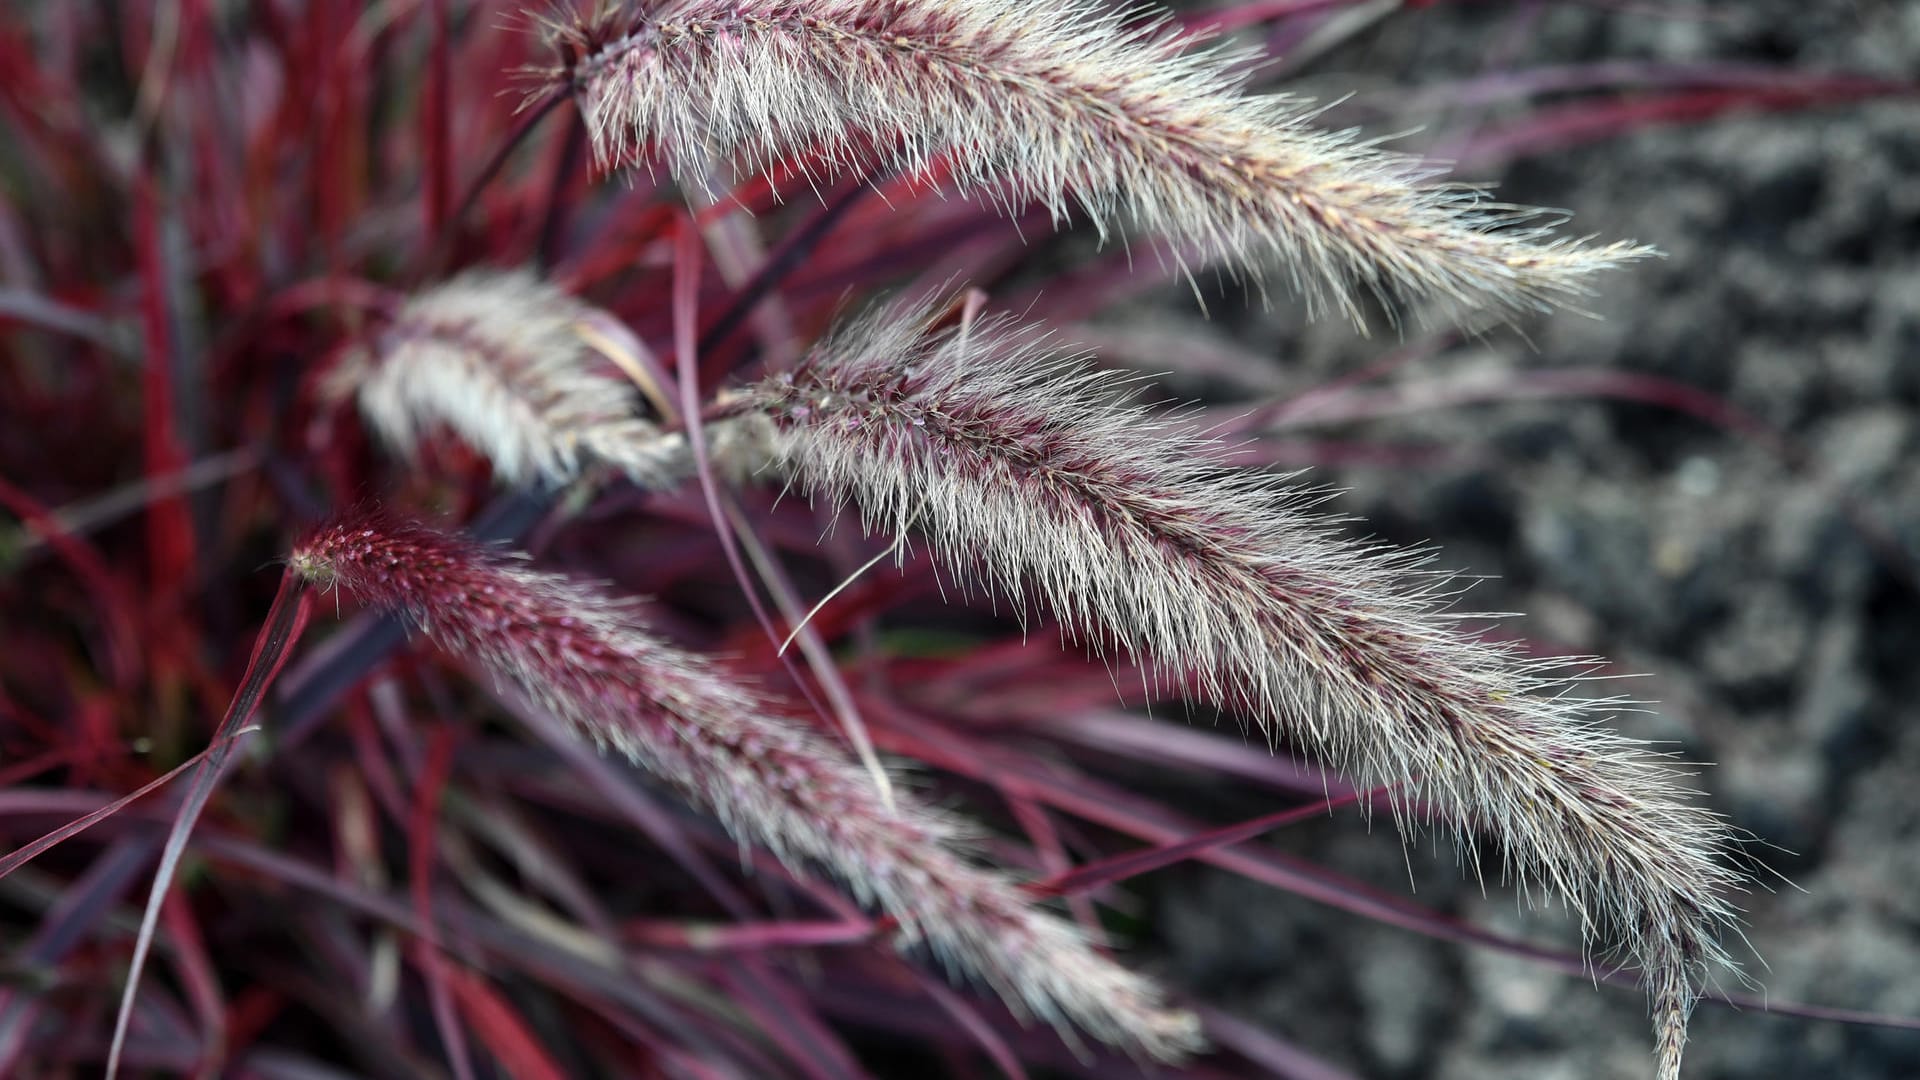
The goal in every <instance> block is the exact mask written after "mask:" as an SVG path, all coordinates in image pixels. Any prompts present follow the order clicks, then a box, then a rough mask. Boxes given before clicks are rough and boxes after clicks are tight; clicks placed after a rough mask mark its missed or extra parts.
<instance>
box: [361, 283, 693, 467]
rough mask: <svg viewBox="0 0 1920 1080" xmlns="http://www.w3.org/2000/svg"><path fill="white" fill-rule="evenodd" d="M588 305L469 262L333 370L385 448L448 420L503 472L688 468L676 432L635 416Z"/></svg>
mask: <svg viewBox="0 0 1920 1080" xmlns="http://www.w3.org/2000/svg"><path fill="white" fill-rule="evenodd" d="M593 314H594V309H593V308H590V307H589V306H588V305H586V304H584V303H582V302H580V301H579V300H576V299H574V298H573V297H572V296H570V295H568V294H567V293H566V292H565V291H564V290H562V289H560V288H558V287H556V286H554V285H551V284H548V283H546V282H543V281H541V280H539V279H538V278H536V277H534V276H533V275H532V274H529V273H525V272H519V271H476V272H470V273H467V274H463V275H461V276H460V277H457V278H455V279H453V280H451V281H448V282H446V283H444V284H441V285H438V286H436V287H434V288H432V289H429V290H427V291H425V292H422V293H420V294H419V295H417V296H415V297H414V298H413V299H411V300H409V301H408V302H407V304H406V305H405V306H404V307H403V308H402V309H401V310H400V313H399V315H398V317H396V318H395V319H394V320H393V322H392V323H391V324H389V325H387V326H386V327H384V328H382V329H381V330H380V331H379V332H378V334H376V335H375V339H374V341H373V342H372V343H371V345H370V346H369V347H367V348H362V349H357V350H355V351H354V352H352V353H349V354H348V355H347V356H346V357H345V358H344V359H343V361H342V363H341V365H340V367H338V368H337V369H335V371H334V373H333V375H332V376H331V377H330V379H329V388H330V390H331V391H332V392H333V393H334V394H335V395H337V396H341V397H344V396H346V395H347V394H352V395H354V397H355V398H356V399H357V400H358V401H359V404H360V411H361V414H362V415H363V416H365V417H366V420H367V423H368V426H370V427H371V428H372V429H373V430H374V431H375V433H376V434H378V435H379V437H380V438H381V439H382V441H384V442H385V443H387V445H388V446H389V447H391V448H392V449H394V450H395V451H396V452H398V453H402V454H407V455H411V454H413V453H414V451H415V448H416V447H417V445H418V443H419V441H420V439H421V438H422V437H423V436H424V435H426V434H427V433H428V432H430V431H431V430H433V429H435V428H437V427H441V426H444V427H446V428H448V429H450V430H452V431H453V432H454V433H455V434H457V435H459V436H460V438H461V439H463V440H465V441H466V442H467V444H468V445H470V446H472V447H473V448H474V449H476V450H478V451H479V452H480V453H482V454H484V455H485V456H486V457H487V458H488V459H489V460H490V461H492V463H493V470H494V473H495V475H497V476H498V477H499V478H500V479H501V480H502V481H504V482H506V483H509V484H515V485H522V484H527V483H531V482H534V481H545V482H546V483H549V484H562V483H565V482H567V481H569V480H572V479H574V478H575V477H576V476H578V475H579V473H580V470H581V468H582V467H583V466H584V465H585V464H587V463H588V462H592V461H600V462H605V463H606V464H608V465H611V466H613V467H614V468H616V469H618V470H620V471H621V472H623V473H625V474H626V475H627V476H628V477H629V478H630V479H631V480H632V481H633V482H634V483H636V484H639V485H640V486H642V487H648V488H657V487H665V486H669V485H670V484H672V483H673V482H674V481H676V480H678V479H679V478H680V477H681V476H682V475H684V472H685V466H686V448H685V444H684V441H683V440H682V439H681V438H680V437H679V436H663V435H662V434H661V433H660V430H659V429H658V428H656V427H655V426H654V425H653V424H651V423H649V422H648V421H646V420H644V419H641V417H640V412H641V406H640V399H639V395H638V394H637V393H636V392H635V390H634V387H633V384H632V383H631V382H629V381H628V380H626V379H624V378H622V377H620V376H619V375H617V374H615V373H612V372H609V371H608V370H606V366H605V365H604V364H601V363H597V362H596V359H595V357H594V356H593V354H592V352H591V350H590V349H589V348H588V345H587V343H586V340H585V339H584V338H582V336H581V335H580V333H579V332H578V329H577V328H578V327H579V326H580V324H581V323H582V322H583V321H584V320H586V319H588V318H589V317H590V316H592V315H593Z"/></svg>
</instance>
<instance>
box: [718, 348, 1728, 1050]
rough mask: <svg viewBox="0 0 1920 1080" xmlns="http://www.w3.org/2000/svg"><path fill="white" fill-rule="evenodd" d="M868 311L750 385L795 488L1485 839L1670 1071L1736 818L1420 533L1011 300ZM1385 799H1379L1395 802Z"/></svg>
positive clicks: (764, 428)
mask: <svg viewBox="0 0 1920 1080" xmlns="http://www.w3.org/2000/svg"><path fill="white" fill-rule="evenodd" d="M930 323H931V319H930V315H929V312H928V311H926V310H919V311H913V310H905V311H902V310H895V311H884V312H881V313H880V314H879V315H878V316H877V317H873V318H870V319H868V320H867V321H866V322H865V323H864V324H863V325H861V326H859V327H858V328H856V329H854V330H853V331H851V332H849V333H846V334H844V335H842V336H841V337H840V338H838V339H837V340H834V341H831V342H828V343H827V344H825V345H823V346H822V347H820V348H818V349H816V350H815V351H814V352H813V353H812V354H810V355H809V356H808V357H807V358H806V359H805V360H804V361H803V362H802V364H801V366H800V368H799V369H798V370H797V371H795V372H794V373H792V374H791V375H786V376H779V377H774V378H769V379H767V380H765V381H763V382H762V383H760V384H758V385H757V386H756V387H754V388H753V389H752V390H751V391H749V392H748V394H747V400H746V403H745V404H744V405H743V406H742V408H743V409H750V411H749V412H747V413H746V414H745V415H742V416H741V417H739V418H737V419H735V420H732V421H730V422H732V423H736V424H741V425H746V426H752V427H756V428H758V429H760V430H761V432H762V435H761V437H762V438H764V439H765V440H767V441H768V442H769V444H770V445H771V446H772V448H773V451H774V454H775V456H776V459H777V461H778V463H779V466H780V468H781V469H782V470H783V471H784V472H785V474H786V475H788V476H789V477H790V478H791V479H792V481H793V482H794V483H795V484H796V485H797V486H799V487H800V488H802V489H804V490H806V491H808V492H811V493H816V494H818V495H820V496H823V497H825V498H828V499H831V500H833V501H834V502H836V503H850V504H852V505H854V506H857V507H859V508H860V510H861V511H862V512H863V514H864V515H865V518H866V521H867V522H868V524H869V525H870V526H872V527H878V528H881V529H884V530H887V531H890V532H893V533H896V534H897V533H902V532H905V531H908V530H917V531H918V532H919V533H920V534H922V535H924V537H925V538H926V540H927V542H928V544H929V546H930V547H931V548H932V549H933V550H934V551H935V552H936V553H938V554H940V555H942V556H943V557H944V558H945V560H946V561H947V562H948V563H949V565H950V566H951V567H952V568H953V569H954V570H955V571H957V572H959V573H961V574H965V575H974V576H977V577H978V578H980V579H983V580H984V581H985V582H986V583H987V584H988V585H989V586H990V587H992V588H993V590H994V591H996V592H997V593H999V594H1001V595H1007V596H1013V597H1019V598H1023V599H1024V598H1027V597H1029V596H1031V597H1035V598H1037V599H1038V600H1039V601H1040V602H1042V603H1043V604H1045V605H1046V606H1048V607H1049V608H1051V609H1052V610H1053V611H1054V612H1055V613H1057V614H1058V616H1059V617H1060V619H1061V621H1062V622H1063V623H1064V625H1065V626H1066V628H1067V629H1068V630H1069V631H1071V632H1072V633H1074V634H1077V635H1079V636H1081V637H1082V638H1084V639H1085V640H1087V641H1089V642H1091V643H1093V644H1094V645H1096V646H1100V645H1106V644H1112V645H1118V646H1121V647H1124V648H1125V649H1127V650H1130V651H1131V652H1133V653H1135V654H1137V655H1140V656H1142V657H1145V658H1148V659H1150V660H1152V661H1156V662H1158V663H1159V664H1160V665H1162V666H1163V667H1165V668H1166V669H1169V670H1171V671H1175V672H1180V673H1183V674H1190V675H1191V676H1193V677H1194V678H1195V680H1196V681H1197V683H1198V685H1199V686H1201V687H1202V688H1203V691H1204V692H1205V694H1206V695H1207V696H1208V697H1210V698H1212V699H1213V700H1214V701H1216V702H1218V703H1220V704H1222V705H1223V706H1225V707H1227V708H1228V709H1230V710H1233V711H1237V712H1239V713H1241V714H1242V715H1245V716H1249V717H1252V718H1254V719H1255V720H1257V721H1258V722H1259V723H1260V724H1262V725H1263V726H1265V727H1267V728H1268V729H1269V730H1271V731H1274V732H1278V733H1284V734H1285V735H1287V736H1288V737H1290V738H1291V739H1292V740H1294V741H1295V742H1296V743H1298V744H1299V745H1301V746H1304V747H1310V748H1312V749H1314V750H1316V751H1318V752H1319V753H1320V754H1322V755H1323V756H1324V757H1325V758H1326V759H1327V760H1328V761H1329V762H1330V763H1332V764H1333V765H1335V766H1336V767H1339V768H1341V769H1342V770H1344V771H1346V772H1348V773H1349V774H1351V775H1354V776H1356V777H1358V778H1359V781H1360V783H1361V784H1362V785H1364V786H1372V785H1376V784H1382V783H1401V782H1404V783H1405V784H1406V788H1405V791H1406V794H1407V796H1408V797H1417V798H1419V799H1420V800H1422V801H1423V802H1427V803H1430V804H1437V805H1440V806H1444V807H1448V808H1451V809H1452V810H1453V811H1454V816H1455V820H1456V824H1457V825H1458V826H1459V827H1460V828H1461V829H1462V830H1463V831H1462V833H1461V841H1462V842H1463V843H1464V844H1466V845H1468V846H1469V847H1470V846H1471V844H1472V842H1473V840H1472V835H1471V833H1468V832H1466V831H1465V829H1467V828H1468V827H1478V828H1480V829H1484V830H1486V831H1488V832H1491V833H1492V834H1493V835H1494V836H1496V837H1497V838H1498V839H1499V840H1500V841H1501V845H1500V846H1501V850H1502V851H1503V853H1504V855H1505V858H1506V860H1507V868H1508V870H1509V872H1510V874H1511V875H1512V876H1513V877H1514V878H1516V879H1517V880H1518V882H1519V885H1520V887H1521V888H1522V890H1523V891H1525V890H1527V889H1528V888H1529V886H1530V884H1534V883H1537V884H1540V885H1543V886H1545V887H1547V888H1548V889H1549V890H1550V891H1551V892H1552V893H1554V894H1557V895H1558V896H1559V897H1561V898H1563V899H1564V901H1565V902H1566V903H1568V904H1569V905H1570V906H1571V907H1572V908H1573V909H1574V910H1575V912H1576V913H1577V914H1578V915H1579V917H1580V919H1581V923H1582V927H1583V930H1584V932H1585V934H1586V935H1587V937H1588V939H1589V940H1590V941H1591V942H1595V943H1599V944H1604V945H1608V946H1614V947H1617V948H1618V949H1620V950H1621V951H1623V952H1624V953H1625V954H1626V955H1627V956H1628V957H1629V958H1631V959H1632V960H1634V961H1636V962H1637V963H1638V965H1639V967H1640V968H1641V970H1642V971H1643V973H1644V975H1645V977H1646V979H1647V980H1648V983H1649V988H1650V991H1651V993H1652V994H1653V997H1654V1003H1655V1008H1656V1025H1657V1036H1658V1042H1659V1054H1660V1059H1661V1071H1662V1075H1663V1076H1667V1077H1670V1076H1673V1075H1675V1074H1677V1071H1678V1068H1679V1060H1680V1053H1681V1048H1682V1046H1683V1044H1684V1041H1685V1032H1686V1021H1687V1016H1688V1012H1689V1010H1690V1008H1691V1006H1692V1003H1693V1000H1694V997H1695V994H1696V990H1695V987H1696V986H1697V984H1698V982H1699V980H1700V979H1701V978H1702V977H1703V975H1704V972H1705V970H1706V969H1707V967H1708V966H1709V965H1710V963H1712V962H1717V961H1719V960H1721V959H1722V953H1721V950H1720V948H1719V946H1718V945H1717V943H1716V937H1717V932H1718V931H1719V929H1720V928H1721V927H1722V926H1723V925H1725V924H1728V923H1730V922H1731V921H1732V910H1731V909H1730V908H1729V907H1728V905H1727V902H1726V901H1725V900H1724V899H1723V894H1724V893H1725V892H1726V891H1728V890H1729V889H1731V888H1733V887H1736V886H1737V885H1738V884H1739V877H1738V875H1737V874H1736V873H1734V872H1733V871H1732V870H1730V869H1729V868H1728V867H1727V866H1726V865H1725V863H1724V861H1723V860H1724V857H1725V855H1726V854H1727V851H1726V849H1727V847H1728V833H1727V830H1726V828H1725V827H1724V826H1723V825H1722V824H1721V823H1720V821H1719V820H1718V819H1717V818H1716V817H1714V816H1713V815H1711V814H1709V813H1707V812H1705V811H1703V810H1700V809H1698V808H1696V807H1695V806H1693V805H1691V804H1690V803H1689V801H1688V799H1687V796H1686V795H1685V793H1684V792H1683V791H1682V789H1681V788H1680V787H1679V786H1678V785H1677V784H1676V783H1675V781H1674V779H1673V777H1672V774H1671V772H1670V770H1669V769H1668V768H1667V767H1666V766H1665V765H1664V764H1663V763H1662V762H1660V761H1659V760H1658V759H1657V757H1655V756H1654V755H1650V754H1648V753H1646V752H1644V751H1643V750H1641V748H1640V747H1639V746H1638V745H1637V744H1635V743H1633V742H1632V741H1630V740H1628V739H1626V738H1624V737H1623V736H1621V735H1619V734H1617V733H1616V732H1614V731H1612V730H1610V729H1609V728H1607V727H1605V726H1602V724H1601V722H1600V718H1599V717H1598V715H1597V714H1598V712H1599V710H1600V709H1603V708H1604V707H1606V706H1607V705H1609V704H1611V703H1608V702H1594V701H1591V700H1588V699H1584V698H1581V697H1576V696H1573V695H1572V694H1571V693H1570V692H1569V691H1570V689H1571V688H1570V686H1569V683H1568V678H1567V675H1568V673H1569V672H1570V671H1572V670H1573V669H1576V668H1577V667H1579V666H1580V665H1579V662H1576V661H1571V660H1563V661H1554V662H1546V663H1542V662H1535V661H1528V660H1525V659H1523V658H1521V657H1520V656H1518V655H1517V654H1516V653H1515V652H1514V651H1513V650H1511V649H1509V648H1507V647H1504V646H1501V645H1497V644H1494V643H1490V642H1488V641H1485V640H1482V639H1481V638H1479V637H1477V636H1475V635H1472V634H1469V633H1466V632H1464V631H1462V630H1461V629H1460V628H1459V627H1458V626H1457V625H1456V623H1455V621H1454V618H1453V617H1452V616H1451V615H1450V614H1449V613H1448V610H1447V609H1448V596H1447V595H1446V593H1445V585H1444V581H1443V580H1442V579H1437V578H1434V577H1432V576H1431V575H1426V576H1422V575H1420V574H1419V573H1418V572H1417V571H1418V567H1419V563H1420V562H1421V559H1420V558H1419V557H1417V556H1413V555H1409V554H1406V553H1398V552H1395V551H1392V550H1389V549H1385V548H1382V547H1379V546H1369V545H1364V544H1359V543H1355V542H1353V541H1351V540H1347V539H1343V538H1342V537H1340V536H1339V535H1338V534H1337V532H1336V530H1335V528H1334V526H1333V525H1332V524H1331V523H1330V522H1329V521H1327V520H1326V519H1323V518H1320V517H1318V516H1316V515H1315V514H1314V513H1313V512H1312V511H1311V510H1310V508H1309V507H1308V505H1307V503H1308V500H1307V499H1306V498H1304V497H1303V496H1302V495H1300V494H1298V493H1296V492H1292V491H1289V490H1287V489H1285V488H1283V487H1281V486H1278V485H1277V484H1276V483H1275V482H1274V481H1273V480H1271V479H1268V478H1262V477H1259V476H1256V475H1251V474H1248V473H1245V472H1236V471H1231V470H1226V469H1222V468H1220V467H1218V466H1214V465H1209V464H1207V463H1206V462H1207V461H1208V460H1209V459H1210V458H1214V457H1216V456H1217V455H1213V454H1211V453H1209V449H1210V448H1209V447H1208V446H1207V445H1206V444H1205V442H1204V441H1203V440H1202V439H1200V438H1197V437H1195V436H1193V435H1191V434H1189V433H1188V432H1187V431H1186V430H1185V429H1183V428H1181V427H1179V426H1177V425H1175V424H1173V423H1172V422H1171V421H1170V418H1168V417H1164V416H1157V415H1155V414H1153V413H1151V412H1149V411H1146V410H1143V409H1141V408H1137V407H1133V406H1130V405H1128V404H1126V403H1125V402H1123V401H1117V400H1116V398H1115V394H1114V391H1115V387H1114V386H1113V385H1112V381H1111V379H1110V377H1108V376H1106V375H1103V374H1099V373H1096V372H1093V371H1090V370H1088V369H1087V368H1085V367H1082V366H1076V365H1074V364H1071V363H1065V362H1062V361H1060V360H1058V359H1055V358H1051V357H1049V356H1048V355H1047V353H1046V352H1045V351H1044V350H1043V349H1041V348H1040V346H1039V344H1038V343H1037V342H1036V341H1035V340H1034V339H1032V337H1031V336H1026V337H1023V336H1021V335H1020V334H1018V333H1017V332H1014V331H1011V330H1009V329H1008V328H1006V327H1005V326H1000V327H994V326H987V327H980V326H975V327H973V328H972V329H971V331H970V332H969V333H967V334H965V335H962V334H960V333H958V332H950V333H940V332H934V331H932V330H930ZM1398 809H1399V807H1398V805H1396V810H1398Z"/></svg>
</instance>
